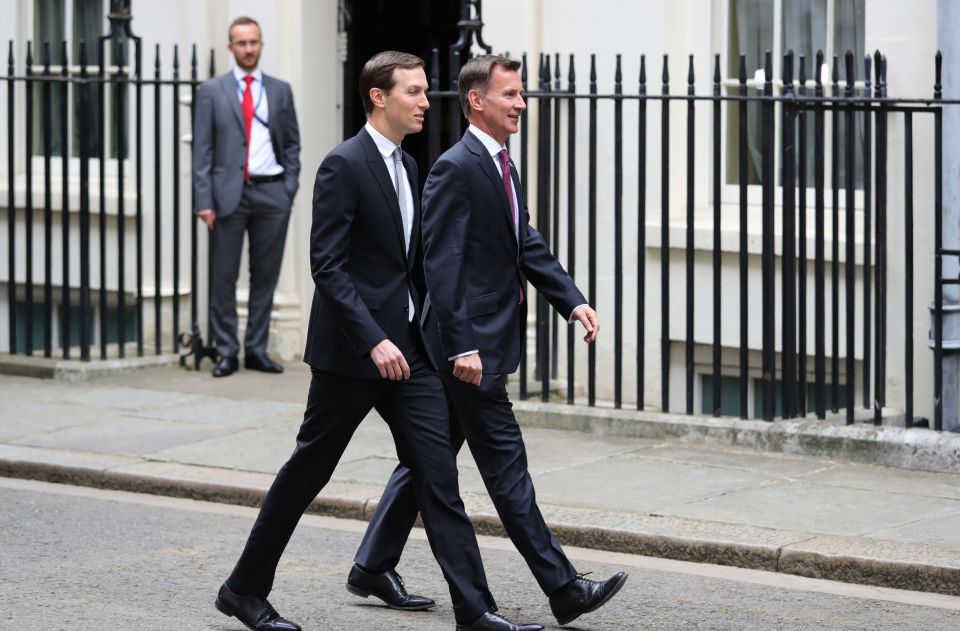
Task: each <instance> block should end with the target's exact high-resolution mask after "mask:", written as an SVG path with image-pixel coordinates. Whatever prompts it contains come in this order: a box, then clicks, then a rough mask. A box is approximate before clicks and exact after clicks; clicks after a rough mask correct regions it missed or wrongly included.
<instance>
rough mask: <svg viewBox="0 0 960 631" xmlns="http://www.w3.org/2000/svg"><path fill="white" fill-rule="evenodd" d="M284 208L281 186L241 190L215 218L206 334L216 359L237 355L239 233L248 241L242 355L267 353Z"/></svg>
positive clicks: (284, 230) (287, 203)
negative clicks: (236, 202)
mask: <svg viewBox="0 0 960 631" xmlns="http://www.w3.org/2000/svg"><path fill="white" fill-rule="evenodd" d="M290 202H291V200H290V196H289V194H288V193H287V189H286V187H284V184H283V180H277V181H275V182H265V183H261V184H246V185H244V187H243V195H242V196H241V198H240V205H239V206H238V207H237V208H236V210H234V211H233V212H232V213H230V214H228V215H226V216H223V217H221V216H217V220H216V222H215V223H214V226H213V231H212V232H211V233H210V266H211V281H210V282H211V284H210V321H211V326H212V330H211V332H210V333H211V337H212V339H213V341H214V344H215V345H216V347H217V351H219V353H220V356H221V357H236V356H237V355H238V354H239V351H240V342H239V340H238V339H237V277H238V275H239V273H240V258H241V253H242V249H243V237H244V233H246V235H247V237H248V238H249V241H250V256H249V259H250V298H249V302H248V308H249V317H248V318H247V329H246V334H245V335H244V340H243V346H244V352H245V353H246V354H247V355H254V354H264V353H266V351H267V337H268V335H269V332H270V312H271V311H272V310H273V293H274V291H275V290H276V288H277V279H278V278H279V277H280V263H281V262H282V261H283V246H284V243H285V242H286V238H287V224H288V223H289V221H290Z"/></svg>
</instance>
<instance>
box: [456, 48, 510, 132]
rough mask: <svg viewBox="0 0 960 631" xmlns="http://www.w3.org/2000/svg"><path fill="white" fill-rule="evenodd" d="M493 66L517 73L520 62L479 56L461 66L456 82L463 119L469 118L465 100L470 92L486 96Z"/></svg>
mask: <svg viewBox="0 0 960 631" xmlns="http://www.w3.org/2000/svg"><path fill="white" fill-rule="evenodd" d="M495 66H501V67H502V68H506V69H507V70H513V71H517V70H519V69H520V62H519V61H517V60H515V59H510V58H509V57H504V56H502V55H480V56H479V57H474V58H473V59H471V60H469V61H468V62H467V63H465V64H463V68H461V69H460V78H459V80H458V82H459V85H460V109H462V110H463V115H464V117H466V118H470V101H469V100H468V99H467V95H468V94H470V90H476V91H477V92H479V93H480V94H486V92H487V85H488V84H489V83H490V75H491V74H493V68H494V67H495Z"/></svg>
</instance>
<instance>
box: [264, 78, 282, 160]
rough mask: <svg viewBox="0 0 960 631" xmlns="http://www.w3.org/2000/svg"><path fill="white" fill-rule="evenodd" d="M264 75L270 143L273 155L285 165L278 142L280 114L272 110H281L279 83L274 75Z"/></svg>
mask: <svg viewBox="0 0 960 631" xmlns="http://www.w3.org/2000/svg"><path fill="white" fill-rule="evenodd" d="M262 76H263V91H264V96H265V97H266V99H267V112H268V114H267V131H269V132H270V144H271V146H273V155H274V156H275V157H276V159H277V164H280V165H283V157H282V156H281V155H280V146H279V145H278V144H277V138H279V137H280V136H279V135H278V134H277V125H278V124H279V122H280V117H279V116H272V115H271V114H270V112H279V111H280V108H279V105H280V97H279V96H278V94H277V84H276V83H275V82H274V80H273V77H268V76H267V75H262Z"/></svg>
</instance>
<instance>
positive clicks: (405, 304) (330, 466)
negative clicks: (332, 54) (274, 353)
mask: <svg viewBox="0 0 960 631" xmlns="http://www.w3.org/2000/svg"><path fill="white" fill-rule="evenodd" d="M426 92H427V78H426V74H425V73H424V70H423V60H421V59H420V58H419V57H415V56H413V55H408V54H406V53H398V52H384V53H380V54H378V55H376V56H374V57H373V58H371V59H370V60H369V61H368V62H367V63H366V65H364V67H363V70H362V71H361V73H360V94H361V97H362V99H363V103H364V109H365V111H366V114H367V124H366V125H365V126H364V128H363V129H362V130H360V132H359V133H358V134H357V135H356V136H354V137H353V138H350V139H349V140H347V141H345V142H344V143H342V144H341V145H340V146H338V147H336V148H335V149H334V150H333V151H331V152H330V153H329V154H328V155H327V157H326V158H325V159H324V160H323V163H322V164H321V165H320V169H319V171H318V172H317V178H316V183H315V185H314V189H313V227H312V230H311V233H310V268H311V273H312V276H313V280H314V284H315V286H316V291H315V293H314V298H313V307H312V312H311V315H310V328H309V332H308V335H307V346H306V351H305V353H304V358H305V361H306V362H307V363H308V364H309V365H310V368H311V371H312V379H311V383H310V392H309V394H308V396H307V408H306V411H305V412H304V416H303V423H302V424H301V426H300V431H299V434H298V435H297V446H296V449H294V451H293V454H292V455H291V456H290V459H289V460H288V461H287V463H286V464H285V465H283V467H282V468H281V469H280V472H279V473H278V474H277V478H276V480H275V481H274V483H273V485H272V486H271V488H270V490H269V492H268V493H267V496H266V498H265V499H264V502H263V507H262V508H261V510H260V514H259V516H258V517H257V521H256V523H255V524H254V526H253V530H252V532H251V533H250V537H249V539H248V540H247V544H246V547H245V548H244V550H243V554H242V555H241V556H240V560H239V561H238V562H237V565H236V567H235V568H234V570H233V573H232V574H231V575H230V577H229V578H228V579H227V581H226V582H225V583H224V585H223V587H221V589H220V593H219V594H218V596H217V600H216V606H217V608H218V609H219V610H220V611H222V612H223V613H225V614H227V615H230V616H236V617H237V618H239V619H240V620H241V621H242V622H243V623H244V624H246V625H247V626H248V627H249V628H251V629H254V630H255V631H290V630H297V629H300V627H299V626H298V625H296V624H294V623H292V622H289V621H287V620H285V619H283V618H281V617H280V616H279V614H278V613H277V612H276V610H274V609H273V607H272V606H271V605H270V603H269V602H268V601H267V595H268V594H269V593H270V589H271V587H272V585H273V579H274V575H275V573H276V569H277V563H278V562H279V560H280V556H281V554H282V553H283V550H284V548H285V547H286V545H287V542H288V541H289V539H290V536H291V535H292V534H293V530H294V528H295V527H296V525H297V522H298V520H299V519H300V516H301V515H302V514H303V512H304V510H305V509H306V508H307V506H308V505H309V504H310V502H311V501H312V500H313V499H314V498H315V497H316V495H317V493H319V492H320V490H321V489H322V488H323V487H324V485H325V484H326V483H327V481H328V480H329V479H330V475H331V474H332V473H333V470H334V467H336V465H337V462H338V461H339V459H340V457H341V456H342V455H343V452H344V449H346V447H347V443H348V442H349V440H350V437H351V436H352V435H353V432H354V431H355V430H356V428H357V426H358V425H359V424H360V422H361V421H362V420H363V419H364V417H366V415H367V414H368V413H369V412H370V410H371V409H376V410H377V412H379V414H380V416H382V417H383V419H384V420H386V422H387V423H388V424H389V425H390V429H391V431H392V433H393V438H394V442H395V444H396V448H397V455H398V457H399V459H400V461H401V462H403V463H404V465H405V466H406V467H408V468H409V470H410V485H411V488H412V489H414V492H415V493H416V494H417V497H418V498H419V499H420V508H421V512H422V514H423V523H424V527H425V529H426V531H427V538H428V539H429V542H430V548H431V550H432V551H433V554H434V556H435V557H436V559H437V562H438V563H439V565H440V568H441V570H442V571H443V575H444V578H445V579H446V580H447V583H448V585H449V587H450V596H451V600H452V602H453V610H454V615H455V617H456V620H457V629H458V631H539V630H540V629H542V628H543V627H541V626H540V625H516V624H513V623H511V622H509V621H508V620H506V619H505V618H502V617H500V616H498V615H496V614H495V613H493V612H494V611H495V610H496V604H495V603H494V600H493V597H492V596H491V594H490V591H489V589H488V588H487V582H486V576H485V573H484V569H483V563H482V561H481V558H480V550H479V548H478V546H477V540H476V536H475V534H474V532H473V527H472V525H471V523H470V520H469V518H468V517H467V515H466V513H465V512H464V509H463V502H462V501H461V499H460V496H459V489H458V484H457V468H456V462H455V454H454V451H453V448H452V445H451V437H450V433H449V421H448V419H447V404H446V400H445V398H444V396H443V386H442V385H441V383H440V378H439V377H438V376H437V373H436V371H435V370H434V369H433V368H432V366H431V365H430V362H429V359H428V358H427V355H426V350H425V349H424V346H423V339H422V336H421V333H420V326H419V318H418V315H419V313H420V310H421V303H422V296H423V295H424V286H423V272H422V253H421V248H420V239H419V238H417V235H418V234H419V233H420V200H419V195H418V194H417V186H416V183H417V165H416V163H415V162H414V161H413V159H412V158H411V157H410V156H409V155H408V154H406V153H405V152H403V150H402V149H400V146H399V145H400V142H401V141H402V140H403V138H404V136H405V135H406V134H409V133H416V132H419V131H420V130H421V129H422V127H423V120H424V114H425V112H426V110H427V108H428V107H429V106H430V104H429V102H428V101H427V95H426ZM384 585H391V586H392V587H393V589H394V590H399V591H401V592H402V590H403V587H402V586H403V583H402V582H401V581H400V579H399V577H398V576H397V574H396V572H394V570H393V568H392V567H391V568H387V569H385V570H384V571H381V572H364V573H362V574H358V575H356V576H355V577H354V580H353V582H352V587H353V589H352V591H354V592H355V593H358V594H361V595H369V594H373V593H376V592H379V591H382V589H383V586H384ZM403 597H404V598H403V601H402V602H401V603H400V605H401V607H400V608H404V609H424V608H428V607H430V606H432V605H433V603H432V601H429V600H425V599H422V598H418V597H416V596H409V595H407V594H406V593H405V592H404V593H403Z"/></svg>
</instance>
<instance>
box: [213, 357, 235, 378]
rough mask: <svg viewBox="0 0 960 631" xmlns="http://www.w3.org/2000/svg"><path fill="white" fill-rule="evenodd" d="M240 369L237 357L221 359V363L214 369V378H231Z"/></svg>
mask: <svg viewBox="0 0 960 631" xmlns="http://www.w3.org/2000/svg"><path fill="white" fill-rule="evenodd" d="M239 367H240V362H238V361H237V358H236V357H221V358H220V361H218V362H217V363H216V365H215V366H214V367H213V376H214V377H229V376H230V375H232V374H233V373H235V372H237V368H239Z"/></svg>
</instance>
